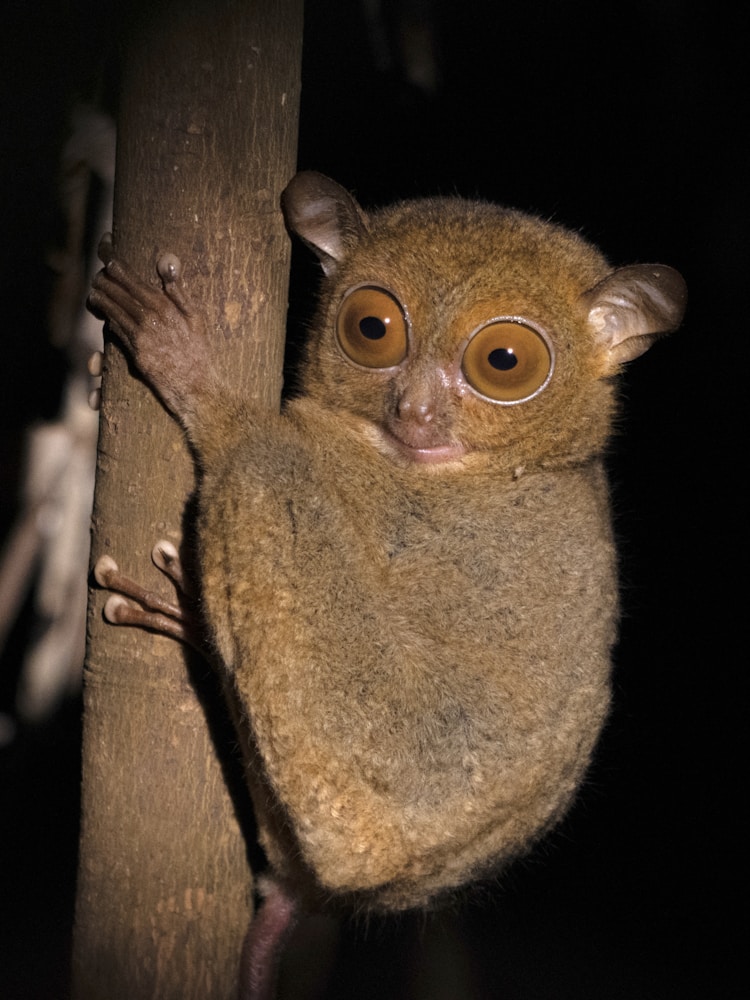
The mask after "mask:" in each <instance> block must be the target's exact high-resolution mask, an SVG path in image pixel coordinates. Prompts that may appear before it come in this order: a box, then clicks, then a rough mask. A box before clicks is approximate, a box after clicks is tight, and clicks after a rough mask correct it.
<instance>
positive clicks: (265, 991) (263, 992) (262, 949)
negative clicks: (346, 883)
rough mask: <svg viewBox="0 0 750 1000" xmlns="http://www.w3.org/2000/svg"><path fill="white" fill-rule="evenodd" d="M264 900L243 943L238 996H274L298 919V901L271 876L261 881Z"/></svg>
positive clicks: (264, 999)
mask: <svg viewBox="0 0 750 1000" xmlns="http://www.w3.org/2000/svg"><path fill="white" fill-rule="evenodd" d="M260 889H261V893H262V895H263V901H262V903H261V905H260V907H259V908H258V911H257V913H256V914H255V916H254V917H253V919H252V921H251V923H250V928H249V930H248V932H247V936H246V937H245V943H244V945H243V947H242V959H241V963H240V989H239V994H238V996H239V1000H274V998H275V996H276V983H277V979H278V974H279V964H280V961H281V955H282V952H283V950H284V945H285V944H286V941H287V939H288V937H289V935H290V934H291V932H292V930H293V928H294V925H295V923H296V920H297V904H296V902H295V900H294V899H293V898H292V897H291V896H290V895H288V894H287V893H286V892H285V891H284V889H282V887H281V886H280V885H279V884H278V883H277V882H274V881H273V880H272V879H263V880H262V882H261V884H260Z"/></svg>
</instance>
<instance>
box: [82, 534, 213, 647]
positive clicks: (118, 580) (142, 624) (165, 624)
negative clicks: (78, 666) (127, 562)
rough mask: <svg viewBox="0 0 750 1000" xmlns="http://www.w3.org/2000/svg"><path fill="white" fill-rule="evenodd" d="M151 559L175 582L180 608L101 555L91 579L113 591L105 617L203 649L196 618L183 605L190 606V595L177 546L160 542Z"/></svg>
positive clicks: (119, 623) (113, 623)
mask: <svg viewBox="0 0 750 1000" xmlns="http://www.w3.org/2000/svg"><path fill="white" fill-rule="evenodd" d="M151 558H152V559H153V561H154V565H155V566H157V567H158V568H159V569H160V570H161V571H162V573H164V574H165V575H166V576H168V577H169V578H170V580H172V582H173V583H174V585H175V587H176V589H177V591H178V593H179V595H180V596H181V597H182V599H183V607H181V606H179V605H177V604H173V603H172V602H171V601H167V600H165V599H164V598H163V597H161V596H160V595H159V594H157V593H156V592H155V591H153V590H147V589H146V588H145V587H142V586H141V585H140V584H139V583H136V582H135V580H131V579H130V577H127V576H125V575H124V574H123V573H121V572H120V568H119V566H118V565H117V563H116V562H115V561H114V559H113V558H112V557H111V556H101V557H100V558H99V559H98V560H97V562H96V565H95V566H94V578H95V580H96V582H97V583H98V584H99V586H101V587H104V588H106V589H107V590H112V591H114V593H113V594H112V595H111V596H110V597H109V598H108V599H107V603H106V604H105V605H104V617H105V618H106V619H107V621H108V622H110V623H111V624H112V625H132V626H136V627H138V628H147V629H152V630H153V631H154V632H161V633H163V634H164V635H170V636H172V637H173V638H174V639H179V640H180V642H184V643H187V644H188V645H190V646H193V647H194V648H195V649H197V650H198V652H201V653H202V652H204V650H203V648H202V646H201V642H200V638H199V634H198V628H197V624H196V621H195V620H194V618H193V616H192V615H191V614H190V612H189V610H185V607H184V606H185V605H187V607H189V606H190V603H191V598H190V596H189V594H188V588H187V586H186V580H185V574H184V572H183V569H182V562H181V561H180V556H179V554H178V552H177V549H176V548H175V547H174V545H172V543H171V542H167V541H159V542H157V543H156V545H155V546H154V548H153V551H152V553H151ZM126 598H130V600H127V599H126ZM132 601H136V602H137V604H133V603H131V602H132Z"/></svg>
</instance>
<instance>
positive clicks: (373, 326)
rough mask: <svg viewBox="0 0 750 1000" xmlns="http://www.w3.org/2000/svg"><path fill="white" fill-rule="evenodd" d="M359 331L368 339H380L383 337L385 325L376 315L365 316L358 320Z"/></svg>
mask: <svg viewBox="0 0 750 1000" xmlns="http://www.w3.org/2000/svg"><path fill="white" fill-rule="evenodd" d="M359 332H360V333H361V334H362V336H363V337H367V339H368V340H380V338H381V337H385V333H386V325H385V323H384V322H383V321H382V319H378V317H377V316H365V317H363V318H362V319H361V320H360V321H359Z"/></svg>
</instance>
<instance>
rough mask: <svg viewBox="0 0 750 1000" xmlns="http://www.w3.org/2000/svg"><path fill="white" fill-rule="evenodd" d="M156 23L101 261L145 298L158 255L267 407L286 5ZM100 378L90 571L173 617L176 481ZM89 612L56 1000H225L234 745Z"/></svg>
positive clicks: (226, 3) (123, 142)
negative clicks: (69, 939)
mask: <svg viewBox="0 0 750 1000" xmlns="http://www.w3.org/2000/svg"><path fill="white" fill-rule="evenodd" d="M154 6H155V7H156V6H158V14H155V15H153V16H151V17H150V19H149V20H148V21H147V20H145V19H144V20H142V21H141V23H140V25H139V26H138V28H137V29H136V30H133V31H132V32H131V33H132V36H133V38H134V42H133V43H132V44H131V45H130V48H129V51H128V53H127V58H128V62H127V65H126V70H125V79H124V81H123V89H122V102H121V109H120V121H119V126H118V158H117V177H116V192H115V216H114V244H115V250H116V252H117V253H118V254H119V255H121V256H122V257H123V258H124V259H126V260H128V261H129V262H130V263H131V264H132V265H133V266H134V267H135V268H136V269H138V270H140V272H141V274H142V275H143V276H144V277H147V278H148V279H150V280H152V281H153V282H154V284H156V283H157V276H156V270H155V263H156V260H157V259H158V257H159V255H160V254H161V253H164V252H165V251H172V252H174V253H176V254H177V256H178V257H180V259H181V260H182V262H183V273H184V275H185V279H186V283H187V285H188V287H189V289H190V291H191V293H192V295H193V297H194V299H195V300H196V301H199V302H202V303H204V306H205V310H206V315H207V316H208V317H209V319H210V321H211V322H210V327H211V334H212V336H213V338H214V343H215V348H216V353H217V356H218V357H220V359H221V361H220V363H221V365H222V366H223V371H224V373H225V376H226V379H227V383H228V384H232V383H235V384H236V383H237V382H239V381H241V382H242V384H243V386H244V387H246V391H247V392H248V393H249V394H251V395H253V396H254V397H255V398H257V399H258V400H260V401H262V402H263V404H265V405H268V406H278V404H279V395H280V389H281V369H282V358H283V342H284V319H285V313H286V298H287V280H288V256H289V244H288V238H287V236H286V234H285V232H284V228H283V223H282V218H281V214H280V211H279V195H280V193H281V190H282V189H283V187H284V185H285V184H286V182H287V181H288V179H289V178H290V177H291V176H292V174H293V173H294V169H295V155H296V137H297V114H298V104H299V74H300V60H301V42H302V0H213V2H211V3H201V2H199V0H194V2H192V3H191V2H188V3H187V4H186V3H185V2H184V0H183V2H182V3H168V4H164V3H161V4H159V5H154ZM105 373H106V374H105V382H104V386H103V400H102V414H101V430H100V441H99V458H98V470H97V489H96V499H95V505H94V516H93V542H92V559H96V558H98V557H99V556H100V555H102V554H104V553H109V554H111V555H112V557H113V558H114V559H115V560H116V561H117V562H118V564H119V565H120V566H121V568H122V569H123V570H124V571H125V572H127V573H128V574H129V575H130V576H133V577H134V578H136V579H139V580H140V581H141V582H143V583H145V584H146V585H148V586H152V587H153V588H154V589H156V590H160V591H161V592H163V593H165V594H166V595H167V596H172V595H170V587H169V584H168V583H167V582H166V580H165V579H164V578H163V577H161V575H160V574H159V573H158V572H157V571H156V570H155V569H154V568H153V567H152V566H151V562H150V556H149V553H150V550H151V547H152V546H153V544H154V542H155V541H157V539H159V538H167V539H171V540H172V541H173V542H175V543H176V544H177V545H178V547H179V546H180V544H181V542H182V539H183V534H184V529H185V525H186V523H187V525H188V527H189V517H187V518H186V516H185V503H186V500H187V498H188V497H189V494H190V493H191V491H192V489H193V486H194V476H193V467H192V462H191V460H190V457H189V454H188V452H187V449H186V447H185V445H184V442H183V439H182V435H181V433H180V431H179V429H178V427H177V426H176V424H175V423H174V422H173V421H172V419H171V418H170V417H169V416H168V414H167V413H166V412H165V411H164V410H163V409H162V408H161V406H160V405H159V403H157V401H156V400H155V398H154V397H153V396H152V394H151V393H150V392H149V390H148V389H146V388H145V387H144V386H143V384H141V383H140V382H138V381H136V380H134V379H133V378H132V377H130V375H129V374H128V366H127V363H126V361H125V359H124V356H123V354H122V353H121V351H120V350H119V348H118V347H117V346H116V345H115V344H111V343H110V344H108V345H107V348H106V352H105ZM188 537H189V534H188ZM104 596H105V595H103V594H102V593H101V592H98V591H94V592H92V594H91V599H90V606H89V646H88V656H87V663H86V673H85V721H84V749H83V817H82V835H81V855H80V869H79V887H78V899H77V912H76V929H75V943H74V996H75V998H76V1000H105V998H106V1000H118V998H123V1000H124V998H127V1000H142V998H147V997H148V998H151V997H154V998H156V997H158V998H160V1000H172V998H174V1000H177V998H179V1000H189V998H192V997H195V998H196V1000H197V998H200V1000H214V998H216V1000H228V998H230V997H232V996H234V993H235V990H236V982H237V972H238V963H239V954H240V950H241V944H242V939H243V936H244V933H245V931H246V929H247V924H248V921H249V915H250V912H251V897H250V892H251V873H250V869H249V866H248V861H247V848H246V843H245V840H244V838H243V836H242V831H241V829H240V823H239V821H238V819H237V811H236V809H235V804H234V802H233V798H232V795H231V794H230V792H229V791H228V784H227V781H226V780H225V772H226V771H227V770H228V769H229V770H231V764H229V765H228V764H227V762H226V757H227V751H229V753H230V754H231V739H230V740H229V741H225V742H222V741H221V740H220V739H217V738H216V736H215V729H216V727H215V725H214V722H213V718H214V716H213V714H212V713H213V709H212V708H210V707H209V706H210V693H209V695H207V694H206V692H205V691H203V690H202V689H203V688H204V687H205V686H206V685H205V678H206V675H207V674H208V668H207V667H206V665H205V664H203V663H198V664H196V663H195V662H193V663H192V664H191V663H190V662H189V659H188V657H187V654H186V651H185V650H184V649H183V648H182V646H180V644H178V643H176V642H174V641H172V640H169V639H166V638H163V637H161V636H157V635H152V634H149V633H145V632H141V631H139V630H135V629H128V628H114V627H112V626H109V625H106V624H105V623H104V622H103V620H102V610H101V609H102V605H103V602H104ZM198 689H200V690H201V693H200V694H198V693H196V691H197V690H198Z"/></svg>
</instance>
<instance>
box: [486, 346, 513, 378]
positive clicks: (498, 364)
mask: <svg viewBox="0 0 750 1000" xmlns="http://www.w3.org/2000/svg"><path fill="white" fill-rule="evenodd" d="M487 360H488V361H489V363H490V364H491V365H492V367H493V368H497V369H499V370H500V371H501V372H507V371H510V369H511V368H515V367H516V365H517V364H518V358H517V357H516V356H515V354H514V353H513V351H512V350H511V349H510V347H496V348H495V350H494V351H490V353H489V354H488V356H487Z"/></svg>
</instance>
